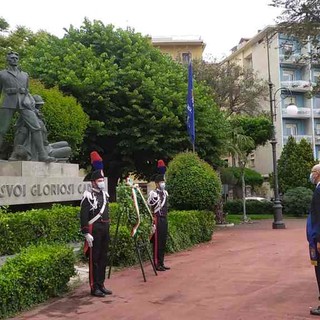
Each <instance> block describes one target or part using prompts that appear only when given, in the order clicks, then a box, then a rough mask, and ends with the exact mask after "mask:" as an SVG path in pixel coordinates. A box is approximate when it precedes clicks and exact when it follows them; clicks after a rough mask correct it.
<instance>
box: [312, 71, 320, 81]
mask: <svg viewBox="0 0 320 320" xmlns="http://www.w3.org/2000/svg"><path fill="white" fill-rule="evenodd" d="M319 76H320V71H313V81H314V82H318V81H319V80H320V79H319Z"/></svg>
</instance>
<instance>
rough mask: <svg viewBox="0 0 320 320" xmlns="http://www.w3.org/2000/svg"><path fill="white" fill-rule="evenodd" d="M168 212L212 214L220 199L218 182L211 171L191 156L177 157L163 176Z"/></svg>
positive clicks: (201, 161)
mask: <svg viewBox="0 0 320 320" xmlns="http://www.w3.org/2000/svg"><path fill="white" fill-rule="evenodd" d="M166 180H167V189H168V192H169V196H170V197H169V204H170V208H173V209H176V210H210V209H211V210H213V207H214V205H215V204H216V203H217V201H218V200H219V198H220V196H221V181H220V178H219V177H218V175H217V173H216V172H215V171H214V170H213V168H212V167H211V166H210V165H209V164H208V163H206V162H205V161H203V160H201V159H200V158H199V157H198V155H196V154H195V153H192V152H185V153H180V154H178V155H177V156H176V157H175V158H174V159H173V160H172V161H171V162H170V163H169V165H168V170H167V172H166Z"/></svg>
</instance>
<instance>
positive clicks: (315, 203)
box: [307, 164, 320, 316]
mask: <svg viewBox="0 0 320 320" xmlns="http://www.w3.org/2000/svg"><path fill="white" fill-rule="evenodd" d="M310 182H311V183H313V184H315V185H316V188H315V190H314V192H313V196H312V200H311V206H310V212H309V216H308V219H307V237H308V241H309V252H310V260H311V263H312V264H313V265H314V268H315V274H316V279H317V284H318V290H319V300H320V164H316V165H315V166H313V168H312V169H311V173H310ZM310 313H311V314H312V315H317V316H320V306H319V307H317V308H313V309H311V310H310Z"/></svg>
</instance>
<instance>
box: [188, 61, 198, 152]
mask: <svg viewBox="0 0 320 320" xmlns="http://www.w3.org/2000/svg"><path fill="white" fill-rule="evenodd" d="M187 129H188V134H189V137H190V140H191V143H192V145H193V146H194V143H195V138H196V134H195V128H194V100H193V79H192V61H191V59H190V61H189V67H188V97H187Z"/></svg>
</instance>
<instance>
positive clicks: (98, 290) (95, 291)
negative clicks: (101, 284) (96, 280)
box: [91, 289, 105, 298]
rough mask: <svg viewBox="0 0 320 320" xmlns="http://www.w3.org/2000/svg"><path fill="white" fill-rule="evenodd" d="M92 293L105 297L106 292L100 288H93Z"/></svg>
mask: <svg viewBox="0 0 320 320" xmlns="http://www.w3.org/2000/svg"><path fill="white" fill-rule="evenodd" d="M91 295H92V296H95V297H99V298H103V297H105V294H104V293H103V292H102V291H101V290H100V289H95V290H91Z"/></svg>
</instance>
